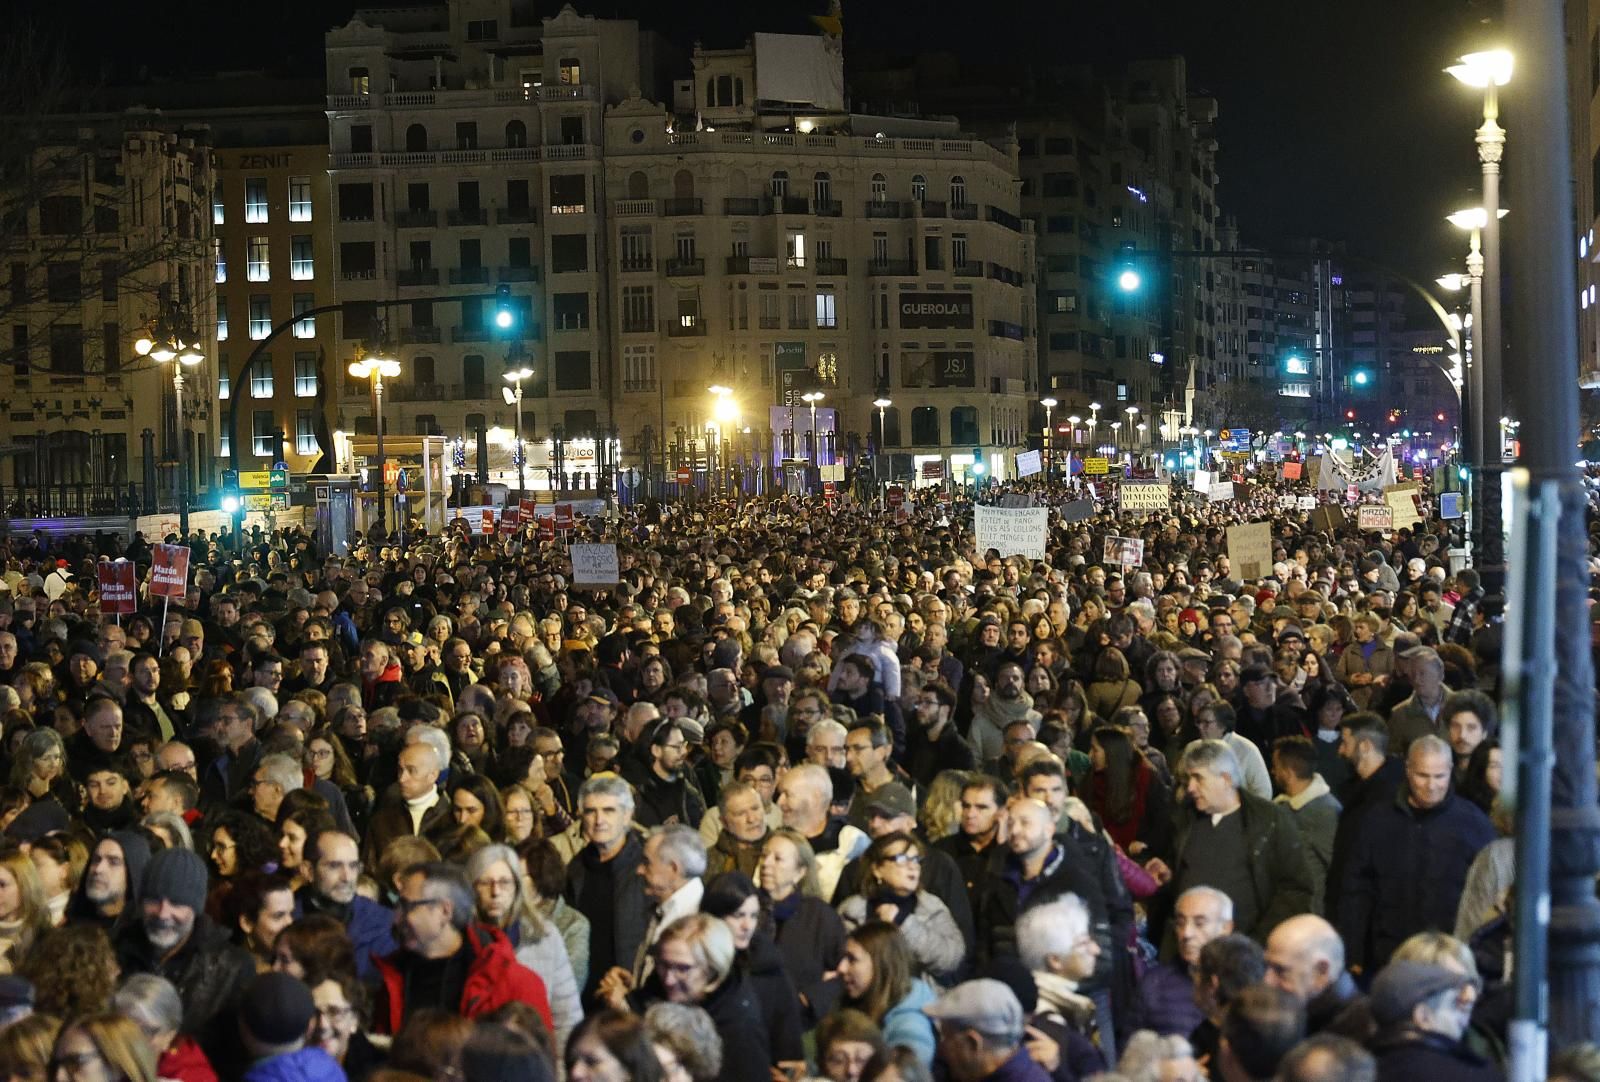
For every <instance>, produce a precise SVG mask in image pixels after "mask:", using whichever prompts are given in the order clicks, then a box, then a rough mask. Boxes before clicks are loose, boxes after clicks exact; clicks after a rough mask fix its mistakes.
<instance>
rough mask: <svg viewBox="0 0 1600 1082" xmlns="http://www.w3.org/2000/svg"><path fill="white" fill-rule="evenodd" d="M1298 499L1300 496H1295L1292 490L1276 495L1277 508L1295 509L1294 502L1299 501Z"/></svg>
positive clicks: (1283, 509) (1282, 509)
mask: <svg viewBox="0 0 1600 1082" xmlns="http://www.w3.org/2000/svg"><path fill="white" fill-rule="evenodd" d="M1299 499H1300V497H1298V496H1296V495H1295V494H1294V493H1292V492H1290V493H1286V494H1284V495H1282V496H1279V497H1278V510H1279V511H1293V510H1294V509H1295V505H1296V503H1298V502H1299Z"/></svg>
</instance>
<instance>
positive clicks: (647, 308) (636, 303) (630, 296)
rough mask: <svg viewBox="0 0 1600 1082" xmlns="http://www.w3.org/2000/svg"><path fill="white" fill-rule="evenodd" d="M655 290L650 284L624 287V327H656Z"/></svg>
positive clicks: (645, 329) (637, 329) (627, 329)
mask: <svg viewBox="0 0 1600 1082" xmlns="http://www.w3.org/2000/svg"><path fill="white" fill-rule="evenodd" d="M655 322H656V305H655V290H654V289H652V288H651V287H650V286H623V287H622V329H623V330H625V331H649V330H654V329H655Z"/></svg>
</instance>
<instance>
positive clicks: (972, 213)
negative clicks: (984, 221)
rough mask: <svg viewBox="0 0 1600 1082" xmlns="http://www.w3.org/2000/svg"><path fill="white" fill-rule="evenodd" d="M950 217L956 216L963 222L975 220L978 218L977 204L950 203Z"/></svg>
mask: <svg viewBox="0 0 1600 1082" xmlns="http://www.w3.org/2000/svg"><path fill="white" fill-rule="evenodd" d="M950 217H952V218H958V219H960V220H961V221H964V222H975V221H977V220H978V204H976V203H951V204H950Z"/></svg>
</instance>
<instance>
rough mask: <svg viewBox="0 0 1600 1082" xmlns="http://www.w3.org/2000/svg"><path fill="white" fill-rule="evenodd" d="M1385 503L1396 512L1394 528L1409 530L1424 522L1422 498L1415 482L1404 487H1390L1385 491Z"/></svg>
mask: <svg viewBox="0 0 1600 1082" xmlns="http://www.w3.org/2000/svg"><path fill="white" fill-rule="evenodd" d="M1383 502H1384V503H1386V504H1388V505H1389V507H1390V508H1391V509H1392V510H1393V511H1394V528H1395V529H1397V530H1403V529H1407V528H1409V527H1412V526H1415V525H1417V524H1418V523H1420V522H1421V521H1422V509H1421V507H1420V506H1419V504H1420V503H1421V498H1420V494H1419V490H1418V489H1417V485H1416V482H1415V481H1412V482H1408V483H1406V484H1403V485H1389V486H1388V487H1386V488H1385V489H1384V490H1383Z"/></svg>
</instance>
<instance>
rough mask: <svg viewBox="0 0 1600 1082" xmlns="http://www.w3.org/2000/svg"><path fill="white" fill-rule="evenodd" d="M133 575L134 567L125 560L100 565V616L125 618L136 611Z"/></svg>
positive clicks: (136, 600) (136, 598) (137, 600)
mask: <svg viewBox="0 0 1600 1082" xmlns="http://www.w3.org/2000/svg"><path fill="white" fill-rule="evenodd" d="M184 551H185V552H188V551H189V550H188V549H184ZM133 573H134V567H133V565H132V564H131V563H129V562H128V561H127V560H110V561H107V562H106V563H103V564H101V565H100V615H102V616H108V615H116V616H126V615H128V614H129V613H132V612H134V611H135V610H137V609H138V607H139V598H138V596H137V594H136V593H135V587H134V575H133Z"/></svg>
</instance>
